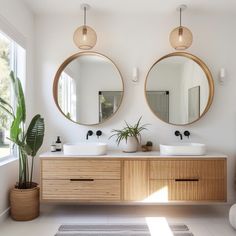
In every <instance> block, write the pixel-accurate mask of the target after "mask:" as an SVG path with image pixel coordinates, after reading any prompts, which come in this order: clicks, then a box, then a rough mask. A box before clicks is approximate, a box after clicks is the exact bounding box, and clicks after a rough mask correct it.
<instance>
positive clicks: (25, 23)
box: [0, 0, 34, 220]
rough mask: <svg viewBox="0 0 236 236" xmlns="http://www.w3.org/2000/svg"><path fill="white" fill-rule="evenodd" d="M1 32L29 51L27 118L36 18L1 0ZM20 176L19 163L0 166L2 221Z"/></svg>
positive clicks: (21, 6) (11, 0) (16, 4)
mask: <svg viewBox="0 0 236 236" xmlns="http://www.w3.org/2000/svg"><path fill="white" fill-rule="evenodd" d="M0 6H1V7H0V30H2V31H4V32H6V33H7V34H8V35H9V36H10V37H12V38H13V39H14V40H16V41H17V42H18V43H19V44H21V45H22V46H24V47H25V48H26V50H27V71H26V77H27V81H26V84H25V86H26V88H25V95H26V105H27V116H28V117H29V118H30V117H31V116H32V113H33V111H34V106H33V103H34V97H33V93H34V82H33V81H34V73H33V65H34V54H33V52H34V17H33V15H32V13H31V12H30V11H29V10H28V8H27V7H26V6H25V5H24V4H23V3H22V1H18V0H0ZM17 175H18V168H17V162H11V163H8V164H5V165H3V166H0V220H1V214H2V213H4V212H5V211H6V210H7V208H8V205H9V204H8V194H9V189H10V188H11V187H13V186H14V184H15V183H16V181H17V178H16V176H17Z"/></svg>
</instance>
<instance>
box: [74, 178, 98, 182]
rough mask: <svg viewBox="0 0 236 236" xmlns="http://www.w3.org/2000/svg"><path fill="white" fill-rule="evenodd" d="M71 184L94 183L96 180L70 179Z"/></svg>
mask: <svg viewBox="0 0 236 236" xmlns="http://www.w3.org/2000/svg"><path fill="white" fill-rule="evenodd" d="M70 181H71V182H76V181H77V182H91V181H94V179H70Z"/></svg>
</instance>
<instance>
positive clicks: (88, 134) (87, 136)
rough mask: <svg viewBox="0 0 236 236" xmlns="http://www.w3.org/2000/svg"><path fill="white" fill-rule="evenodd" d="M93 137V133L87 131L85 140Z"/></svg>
mask: <svg viewBox="0 0 236 236" xmlns="http://www.w3.org/2000/svg"><path fill="white" fill-rule="evenodd" d="M92 135H93V131H92V130H89V131H88V132H87V135H86V139H87V140H88V138H89V136H92Z"/></svg>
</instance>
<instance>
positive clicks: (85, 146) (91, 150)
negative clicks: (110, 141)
mask: <svg viewBox="0 0 236 236" xmlns="http://www.w3.org/2000/svg"><path fill="white" fill-rule="evenodd" d="M63 151H64V155H71V156H77V155H78V156H82V155H84V156H100V155H105V154H106V153H107V144H106V143H85V142H84V143H83V142H81V143H65V144H64V145H63Z"/></svg>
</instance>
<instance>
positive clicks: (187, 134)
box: [184, 130, 190, 138]
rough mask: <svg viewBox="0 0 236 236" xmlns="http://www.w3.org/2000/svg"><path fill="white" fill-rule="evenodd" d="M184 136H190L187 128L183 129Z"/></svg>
mask: <svg viewBox="0 0 236 236" xmlns="http://www.w3.org/2000/svg"><path fill="white" fill-rule="evenodd" d="M184 136H186V137H188V138H189V136H190V132H189V131H188V130H185V131H184Z"/></svg>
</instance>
